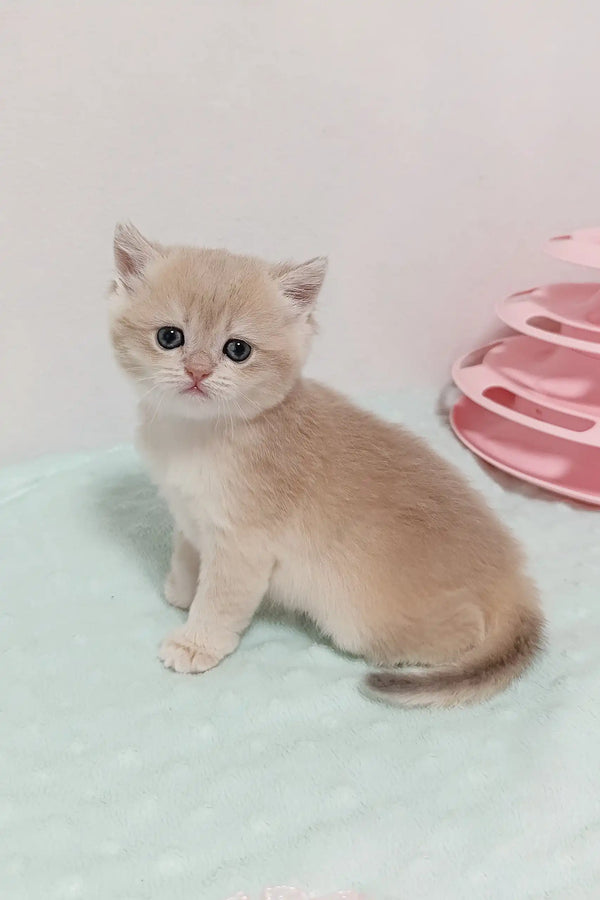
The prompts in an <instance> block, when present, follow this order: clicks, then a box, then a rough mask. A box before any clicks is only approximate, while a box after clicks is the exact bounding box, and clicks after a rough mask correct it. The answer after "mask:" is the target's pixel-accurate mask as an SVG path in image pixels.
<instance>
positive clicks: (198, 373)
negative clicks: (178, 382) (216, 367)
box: [185, 363, 210, 384]
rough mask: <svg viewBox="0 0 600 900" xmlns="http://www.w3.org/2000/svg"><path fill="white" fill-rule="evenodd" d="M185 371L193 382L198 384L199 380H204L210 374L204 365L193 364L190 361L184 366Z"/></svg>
mask: <svg viewBox="0 0 600 900" xmlns="http://www.w3.org/2000/svg"><path fill="white" fill-rule="evenodd" d="M185 371H186V373H187V374H188V375H189V376H190V378H191V379H192V381H193V382H194V384H200V382H201V381H204V379H205V378H208V376H209V375H210V371H209V370H208V369H207V368H206V367H205V366H194V365H191V364H190V363H188V364H187V366H186V367H185Z"/></svg>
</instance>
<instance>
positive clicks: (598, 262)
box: [544, 228, 600, 269]
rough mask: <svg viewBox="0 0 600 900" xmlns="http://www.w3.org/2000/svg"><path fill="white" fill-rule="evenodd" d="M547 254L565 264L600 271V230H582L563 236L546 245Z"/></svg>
mask: <svg viewBox="0 0 600 900" xmlns="http://www.w3.org/2000/svg"><path fill="white" fill-rule="evenodd" d="M544 249H545V250H546V252H547V253H549V254H550V255H551V256H555V257H556V258H557V259H562V260H564V261H565V262H572V263H576V264H577V265H579V266H589V267H590V268H592V269H600V228H580V229H579V230H577V231H574V232H573V233H572V234H561V235H559V237H555V238H552V239H551V240H550V241H548V243H547V244H546V246H545V248H544Z"/></svg>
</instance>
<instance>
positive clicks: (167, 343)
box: [156, 325, 185, 350]
mask: <svg viewBox="0 0 600 900" xmlns="http://www.w3.org/2000/svg"><path fill="white" fill-rule="evenodd" d="M156 340H157V341H158V343H159V344H160V346H161V347H162V348H163V350H175V348H176V347H183V345H184V343H185V339H184V337H183V331H182V330H181V328H175V326H174V325H165V326H164V327H163V328H159V329H158V331H157V332H156Z"/></svg>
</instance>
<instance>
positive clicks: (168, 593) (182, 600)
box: [165, 570, 195, 609]
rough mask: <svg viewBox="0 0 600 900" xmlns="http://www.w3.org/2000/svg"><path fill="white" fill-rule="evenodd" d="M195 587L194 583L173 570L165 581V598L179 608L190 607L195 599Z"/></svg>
mask: <svg viewBox="0 0 600 900" xmlns="http://www.w3.org/2000/svg"><path fill="white" fill-rule="evenodd" d="M194 589H195V585H194V584H192V583H187V582H186V580H185V579H181V578H178V577H177V576H176V575H175V573H174V572H173V570H171V571H170V572H169V574H168V575H167V580H166V581H165V599H166V601H167V603H170V604H171V606H175V607H177V609H189V608H190V606H191V605H192V600H193V599H194Z"/></svg>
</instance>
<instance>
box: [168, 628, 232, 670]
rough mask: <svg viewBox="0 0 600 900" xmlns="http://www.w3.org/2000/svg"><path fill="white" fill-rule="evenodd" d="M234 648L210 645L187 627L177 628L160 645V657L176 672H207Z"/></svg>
mask: <svg viewBox="0 0 600 900" xmlns="http://www.w3.org/2000/svg"><path fill="white" fill-rule="evenodd" d="M232 649H234V648H233V647H232V648H231V649H224V648H217V647H209V646H208V645H207V644H206V643H205V642H204V641H200V640H199V639H198V636H197V635H195V634H194V633H193V632H190V631H187V630H186V629H185V628H177V629H176V630H175V631H172V632H171V634H170V635H169V636H168V637H166V638H165V640H164V641H163V642H162V644H161V645H160V650H159V651H158V657H159V659H161V660H162V661H163V663H164V664H165V666H166V667H167V668H168V669H174V670H175V671H176V672H184V673H191V672H207V671H208V669H214V667H215V666H216V665H218V664H219V663H220V662H221V660H222V659H223V657H224V656H227V654H228V653H231V650H232Z"/></svg>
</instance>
